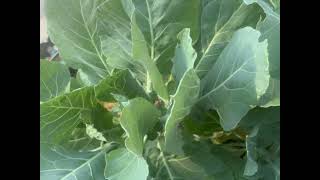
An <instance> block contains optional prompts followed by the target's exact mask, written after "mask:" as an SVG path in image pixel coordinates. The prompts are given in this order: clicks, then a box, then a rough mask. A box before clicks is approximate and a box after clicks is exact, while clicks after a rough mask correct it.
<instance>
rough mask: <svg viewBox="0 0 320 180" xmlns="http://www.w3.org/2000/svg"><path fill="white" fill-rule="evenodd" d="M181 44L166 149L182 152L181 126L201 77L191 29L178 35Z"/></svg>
mask: <svg viewBox="0 0 320 180" xmlns="http://www.w3.org/2000/svg"><path fill="white" fill-rule="evenodd" d="M178 39H179V41H180V42H179V44H178V45H177V47H176V52H175V56H174V58H173V60H172V61H173V64H174V65H173V69H172V70H173V73H174V75H175V78H176V81H177V82H178V83H179V85H178V88H177V90H176V92H175V94H174V95H173V96H172V103H173V104H172V106H171V108H170V110H169V115H168V118H167V119H166V124H165V133H164V135H165V150H166V151H168V152H170V153H174V154H180V155H181V154H182V155H183V150H182V145H183V141H182V140H181V134H180V133H181V132H180V131H181V129H180V128H179V125H180V123H181V122H182V120H183V118H184V117H186V116H187V115H188V114H189V113H190V111H191V108H192V106H193V104H194V103H195V102H196V100H197V99H198V96H199V91H200V79H199V78H198V76H197V74H196V73H195V71H194V69H193V63H194V61H195V58H196V56H197V54H196V52H195V51H194V49H193V48H192V40H191V37H190V30H189V29H184V30H182V31H181V32H180V33H179V36H178Z"/></svg>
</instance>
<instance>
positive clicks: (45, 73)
mask: <svg viewBox="0 0 320 180" xmlns="http://www.w3.org/2000/svg"><path fill="white" fill-rule="evenodd" d="M69 88H70V73H69V70H68V67H67V66H65V65H64V64H61V63H58V62H54V61H47V60H41V61H40V101H42V102H44V101H47V100H49V99H51V98H54V97H56V96H59V95H61V94H63V93H66V92H68V91H69Z"/></svg>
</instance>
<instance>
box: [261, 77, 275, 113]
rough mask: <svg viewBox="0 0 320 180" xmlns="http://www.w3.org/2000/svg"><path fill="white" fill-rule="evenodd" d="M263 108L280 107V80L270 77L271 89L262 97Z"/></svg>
mask: <svg viewBox="0 0 320 180" xmlns="http://www.w3.org/2000/svg"><path fill="white" fill-rule="evenodd" d="M259 105H260V106H261V107H270V106H280V80H277V79H274V78H272V77H270V81H269V87H268V89H267V91H266V93H265V94H264V95H263V96H262V97H261V99H260V104H259Z"/></svg>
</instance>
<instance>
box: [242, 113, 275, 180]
mask: <svg viewBox="0 0 320 180" xmlns="http://www.w3.org/2000/svg"><path fill="white" fill-rule="evenodd" d="M240 128H243V129H244V130H245V131H247V132H249V135H248V136H247V138H246V150H247V163H246V166H245V170H244V175H245V176H250V177H251V176H252V177H253V178H263V179H268V180H269V179H270V180H271V179H277V178H279V177H280V108H279V107H269V108H255V109H252V110H251V111H249V113H248V114H247V115H246V116H245V117H244V118H243V120H242V121H241V124H240Z"/></svg>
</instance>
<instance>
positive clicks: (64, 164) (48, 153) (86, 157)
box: [40, 142, 112, 180]
mask: <svg viewBox="0 0 320 180" xmlns="http://www.w3.org/2000/svg"><path fill="white" fill-rule="evenodd" d="M111 147H112V146H110V147H104V148H103V149H102V150H101V151H98V152H81V153H79V152H75V151H69V150H66V149H65V148H64V147H62V146H57V145H52V144H50V143H47V142H40V179H41V180H61V179H78V180H104V179H105V178H104V174H103V172H104V167H105V154H106V152H108V151H109V150H110V148H111Z"/></svg>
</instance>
